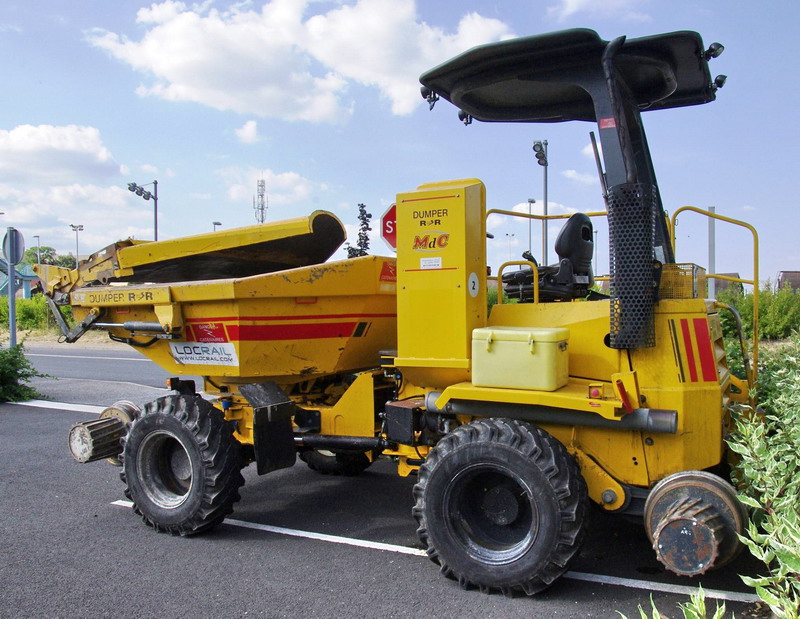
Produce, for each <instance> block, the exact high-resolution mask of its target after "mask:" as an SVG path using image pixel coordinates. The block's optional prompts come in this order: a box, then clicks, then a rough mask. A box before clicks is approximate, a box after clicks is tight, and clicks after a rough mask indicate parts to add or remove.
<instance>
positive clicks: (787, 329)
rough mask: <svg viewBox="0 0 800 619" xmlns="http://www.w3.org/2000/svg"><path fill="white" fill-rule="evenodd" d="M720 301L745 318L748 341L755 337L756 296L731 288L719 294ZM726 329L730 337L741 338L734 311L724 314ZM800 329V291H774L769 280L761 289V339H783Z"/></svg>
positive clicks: (726, 333) (723, 326)
mask: <svg viewBox="0 0 800 619" xmlns="http://www.w3.org/2000/svg"><path fill="white" fill-rule="evenodd" d="M717 300H719V301H722V302H723V303H726V304H727V305H730V306H731V307H733V308H734V309H736V311H738V312H739V315H740V316H741V318H742V330H743V332H744V337H745V338H746V339H752V337H753V294H752V293H744V292H742V291H741V290H738V289H737V288H736V287H734V286H731V287H730V288H727V289H725V290H722V291H720V292H719V294H717ZM720 316H721V320H722V330H723V333H724V334H725V336H726V337H728V338H733V337H737V331H736V321H735V320H734V318H733V316H732V315H731V314H730V312H722V313H721V314H720ZM798 329H800V290H792V289H791V288H790V287H789V286H784V287H783V288H781V289H780V290H774V289H773V287H772V284H771V283H770V282H769V281H767V282H766V283H765V284H764V286H763V287H762V288H761V289H760V290H759V297H758V332H759V338H760V339H765V340H780V339H783V338H787V337H789V336H790V335H791V333H792V331H795V330H798Z"/></svg>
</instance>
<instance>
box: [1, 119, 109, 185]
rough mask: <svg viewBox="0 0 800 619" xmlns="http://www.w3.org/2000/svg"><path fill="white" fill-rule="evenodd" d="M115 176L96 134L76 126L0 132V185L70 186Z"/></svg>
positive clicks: (27, 128)
mask: <svg viewBox="0 0 800 619" xmlns="http://www.w3.org/2000/svg"><path fill="white" fill-rule="evenodd" d="M117 174H119V166H118V165H117V164H116V163H115V161H114V158H113V157H112V156H111V153H110V152H109V150H108V149H107V148H106V147H105V146H103V141H102V139H101V138H100V131H99V130H98V129H96V128H95V127H83V126H78V125H66V126H53V125H36V126H34V125H19V126H17V127H14V128H13V129H11V130H8V131H7V130H0V181H14V182H19V181H27V182H40V183H41V182H71V181H76V180H83V179H86V178H89V179H98V178H104V177H108V176H112V175H117Z"/></svg>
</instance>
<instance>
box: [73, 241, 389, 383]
mask: <svg viewBox="0 0 800 619" xmlns="http://www.w3.org/2000/svg"><path fill="white" fill-rule="evenodd" d="M395 287H396V282H395V262H394V260H393V259H391V258H381V257H377V256H365V257H362V258H355V259H352V260H343V261H339V262H330V263H325V264H321V265H316V266H311V267H303V268H298V269H290V270H287V271H280V272H277V273H267V274H264V275H256V276H252V277H246V278H240V279H228V280H212V281H197V282H179V283H175V284H153V285H144V284H141V285H125V286H103V287H97V286H94V287H91V288H83V289H79V290H76V291H75V292H73V293H72V295H71V297H72V301H73V312H74V314H75V316H76V318H78V319H81V318H82V317H83V316H84V315H85V314H86V313H87V312H88V311H90V310H91V308H93V307H101V308H102V309H103V310H104V312H105V313H104V316H103V319H102V320H103V322H104V323H106V324H109V323H110V324H118V325H120V326H119V327H117V328H113V329H111V333H112V334H114V335H116V336H118V337H128V336H129V335H130V334H129V333H127V332H126V331H125V329H124V328H123V327H122V325H123V324H124V323H126V322H128V321H140V322H157V323H160V324H161V325H162V326H163V327H165V330H166V331H167V332H168V333H169V332H170V331H171V334H170V339H158V340H156V341H155V342H153V343H152V344H151V345H148V346H146V347H144V348H139V350H140V352H142V354H144V355H146V356H147V357H149V358H151V359H152V360H153V361H155V362H156V363H157V364H158V365H160V366H161V367H163V368H164V369H165V370H167V371H168V372H170V373H174V374H176V375H181V374H190V375H192V374H194V375H202V376H216V377H226V378H227V379H228V380H230V381H232V382H243V381H250V380H251V379H259V380H263V379H275V380H277V381H278V382H281V383H291V382H297V381H301V380H307V379H309V378H312V377H314V376H322V375H329V374H336V373H341V372H347V371H356V370H361V369H368V368H371V367H375V366H376V365H377V363H378V355H377V351H379V350H382V349H390V348H395V347H396V309H395ZM132 297H135V298H136V299H142V304H139V303H138V301H137V302H136V303H132V302H131V298H132ZM167 327H169V329H166V328H167ZM150 337H151V336H148V335H142V336H140V337H138V336H137V337H136V338H135V340H136V341H137V342H139V343H147V342H148V341H149V340H150Z"/></svg>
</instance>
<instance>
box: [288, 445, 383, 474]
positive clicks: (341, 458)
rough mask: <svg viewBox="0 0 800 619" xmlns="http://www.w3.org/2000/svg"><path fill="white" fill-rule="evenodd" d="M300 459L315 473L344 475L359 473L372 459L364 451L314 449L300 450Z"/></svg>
mask: <svg viewBox="0 0 800 619" xmlns="http://www.w3.org/2000/svg"><path fill="white" fill-rule="evenodd" d="M300 459H301V460H302V461H303V462H305V463H306V464H307V465H308V468H310V469H311V470H312V471H316V472H317V473H322V474H323V475H344V476H346V477H353V476H355V475H359V474H361V473H363V472H364V470H365V469H366V468H367V467H369V465H370V464H372V460H370V459H369V458H368V457H367V454H365V453H358V454H350V453H348V454H344V453H339V454H336V453H332V452H326V453H323V452H321V451H319V450H315V449H312V450H309V451H301V452H300Z"/></svg>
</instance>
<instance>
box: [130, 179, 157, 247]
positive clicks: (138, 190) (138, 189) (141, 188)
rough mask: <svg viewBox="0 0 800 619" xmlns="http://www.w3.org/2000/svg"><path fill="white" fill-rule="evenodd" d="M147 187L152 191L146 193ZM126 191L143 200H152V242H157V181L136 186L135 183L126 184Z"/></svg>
mask: <svg viewBox="0 0 800 619" xmlns="http://www.w3.org/2000/svg"><path fill="white" fill-rule="evenodd" d="M147 185H152V186H153V191H152V192H150V191H147V190H146V189H145V187H147ZM128 191H132V192H133V193H135V194H136V195H137V196H140V197H141V198H142V199H144V200H149V199H150V198H153V240H154V241H157V240H158V181H153V182H152V183H147V184H145V185H137V184H136V183H128Z"/></svg>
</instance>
